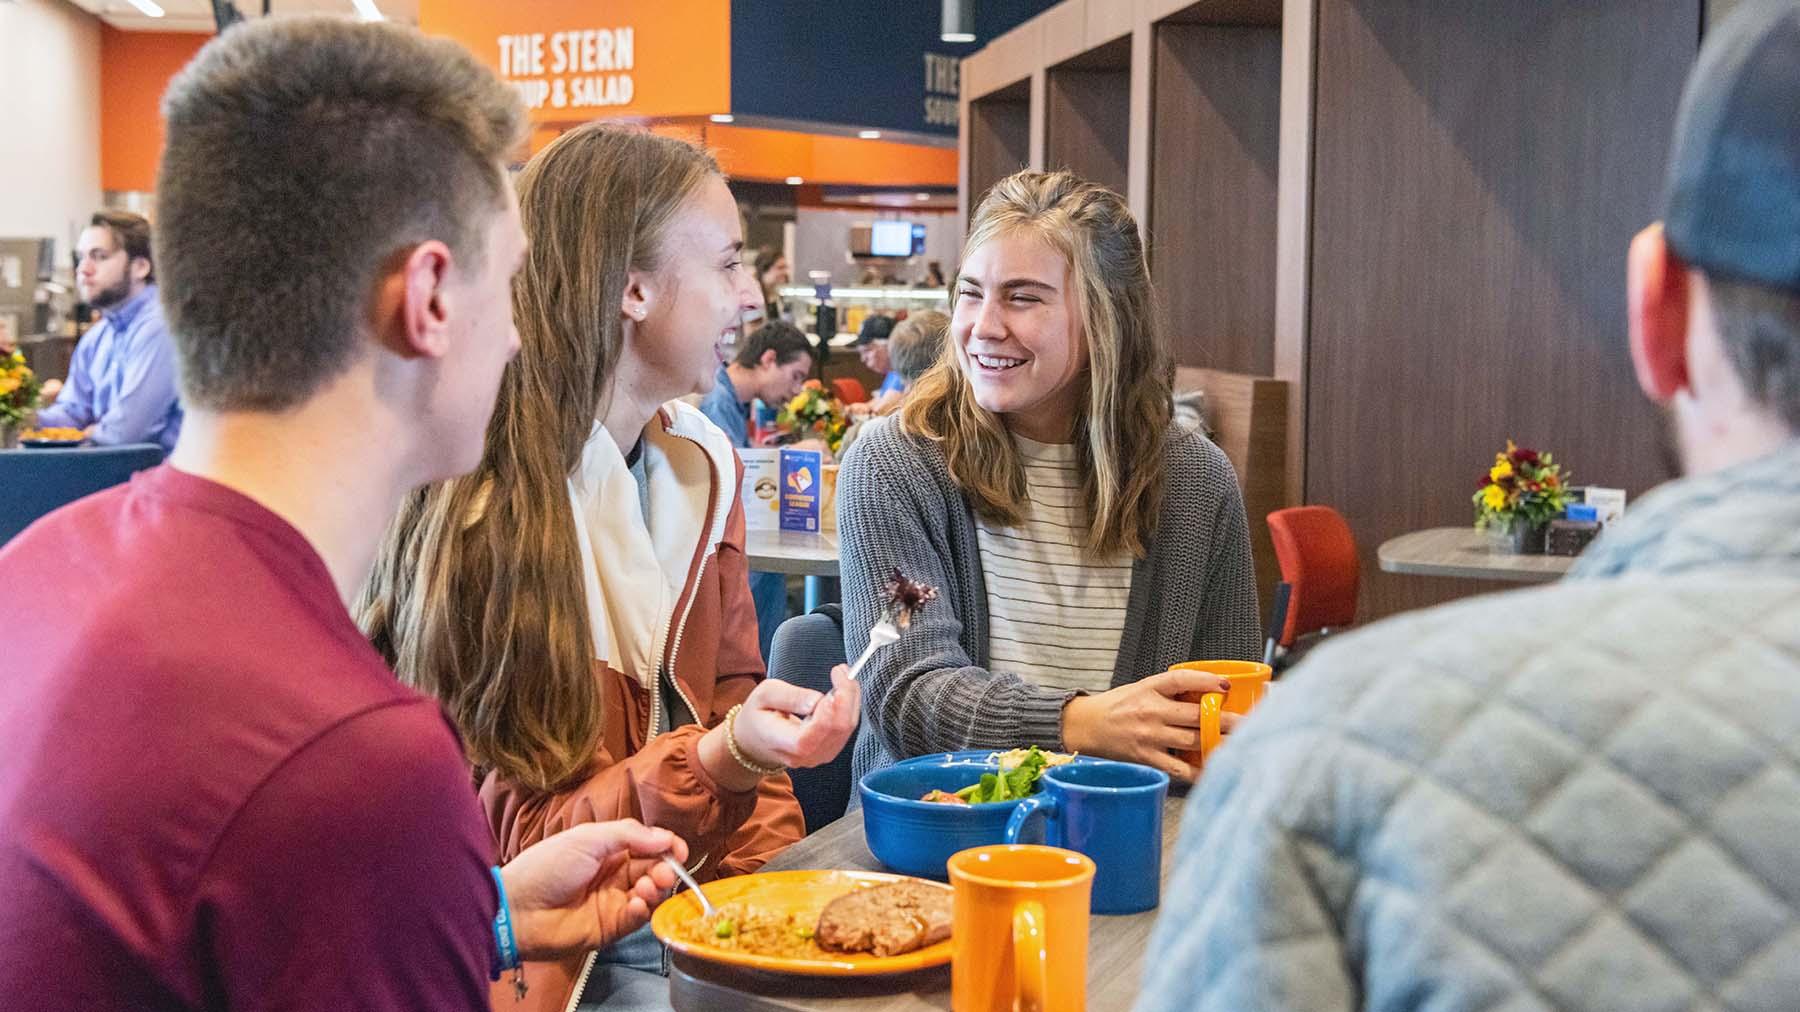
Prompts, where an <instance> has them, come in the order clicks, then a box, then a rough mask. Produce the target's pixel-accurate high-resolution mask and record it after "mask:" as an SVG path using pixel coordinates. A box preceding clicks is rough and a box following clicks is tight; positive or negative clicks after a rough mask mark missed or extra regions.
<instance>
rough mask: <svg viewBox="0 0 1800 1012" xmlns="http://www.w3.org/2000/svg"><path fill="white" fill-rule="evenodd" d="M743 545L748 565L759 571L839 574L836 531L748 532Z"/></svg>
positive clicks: (796, 574) (793, 573)
mask: <svg viewBox="0 0 1800 1012" xmlns="http://www.w3.org/2000/svg"><path fill="white" fill-rule="evenodd" d="M744 547H745V554H746V555H747V556H748V557H749V559H750V568H751V569H752V570H754V571H756V572H759V573H790V574H792V575H795V576H836V575H838V537H837V532H836V531H824V532H821V533H819V534H808V533H806V532H805V531H766V530H765V531H749V532H747V533H746V535H745V545H744Z"/></svg>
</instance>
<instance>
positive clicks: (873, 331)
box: [850, 316, 894, 348]
mask: <svg viewBox="0 0 1800 1012" xmlns="http://www.w3.org/2000/svg"><path fill="white" fill-rule="evenodd" d="M893 332H894V318H893V317H891V316H871V317H869V318H868V319H866V320H864V321H863V322H862V329H861V330H859V331H857V332H856V340H854V341H851V342H850V347H852V348H860V347H862V346H863V345H865V344H868V343H870V342H871V341H885V340H887V339H888V336H889V335H891V334H892V333H893Z"/></svg>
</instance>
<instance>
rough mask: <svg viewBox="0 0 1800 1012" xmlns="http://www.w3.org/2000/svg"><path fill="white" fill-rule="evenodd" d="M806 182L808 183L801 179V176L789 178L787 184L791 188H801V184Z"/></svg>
mask: <svg viewBox="0 0 1800 1012" xmlns="http://www.w3.org/2000/svg"><path fill="white" fill-rule="evenodd" d="M804 182H806V180H804V179H801V178H800V177H799V176H789V177H787V184H788V185H789V186H799V185H800V184H801V183H804Z"/></svg>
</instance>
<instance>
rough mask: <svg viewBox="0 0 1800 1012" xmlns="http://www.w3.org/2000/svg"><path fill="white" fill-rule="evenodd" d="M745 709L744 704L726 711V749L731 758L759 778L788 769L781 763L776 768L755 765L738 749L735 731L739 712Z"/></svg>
mask: <svg viewBox="0 0 1800 1012" xmlns="http://www.w3.org/2000/svg"><path fill="white" fill-rule="evenodd" d="M743 708H744V704H742V703H739V704H737V705H736V706H733V707H732V708H731V709H729V710H727V711H725V749H726V751H728V752H730V753H731V758H733V759H736V760H737V764H738V765H739V766H742V767H743V768H745V769H747V770H749V771H750V772H752V773H754V774H756V775H757V776H759V777H766V776H769V775H770V774H772V773H780V772H781V771H782V770H785V769H787V767H786V766H782V765H781V764H779V763H777V764H776V765H774V766H763V765H760V764H758V763H753V762H751V761H750V760H749V759H747V758H745V756H744V752H743V750H742V749H740V748H738V740H737V731H736V730H735V727H736V724H737V715H738V711H739V710H742V709H743Z"/></svg>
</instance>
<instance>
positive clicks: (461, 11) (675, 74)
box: [419, 0, 731, 124]
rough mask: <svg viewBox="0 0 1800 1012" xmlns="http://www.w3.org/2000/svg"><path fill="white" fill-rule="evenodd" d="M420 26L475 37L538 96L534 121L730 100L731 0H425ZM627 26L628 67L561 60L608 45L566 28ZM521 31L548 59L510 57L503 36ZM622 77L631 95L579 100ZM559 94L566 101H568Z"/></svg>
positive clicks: (723, 107) (475, 43) (689, 109)
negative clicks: (530, 63) (525, 64)
mask: <svg viewBox="0 0 1800 1012" xmlns="http://www.w3.org/2000/svg"><path fill="white" fill-rule="evenodd" d="M419 27H420V28H421V29H423V30H424V31H426V32H427V33H429V34H432V35H444V36H448V37H450V38H452V39H455V40H456V41H458V42H460V43H462V44H463V45H464V46H467V47H468V48H469V51H470V52H472V53H474V54H475V55H476V56H477V57H478V58H480V60H481V61H482V62H483V63H486V64H487V65H488V66H489V67H492V68H493V69H495V70H496V71H498V72H499V73H500V76H501V77H504V78H506V79H507V80H508V81H510V82H512V83H514V84H515V85H517V86H518V87H519V88H520V91H521V93H522V94H524V95H525V96H526V98H527V100H528V102H532V100H533V99H534V98H535V99H537V100H538V101H535V102H532V108H531V118H532V120H533V121H534V122H538V123H567V124H575V123H583V122H586V121H588V120H591V119H600V118H602V117H606V118H612V117H619V116H629V117H652V116H656V117H660V116H705V115H708V114H710V113H715V112H725V111H727V110H729V109H730V108H731V3H730V0H609V2H607V3H575V2H571V0H420V2H419ZM622 28H629V29H630V30H631V36H630V37H631V51H632V61H631V66H630V68H629V69H627V68H623V67H619V68H615V69H610V70H608V69H579V68H576V67H572V66H564V67H563V69H561V70H558V69H557V67H556V60H557V58H558V56H559V54H560V55H561V57H562V58H563V59H565V60H568V59H572V58H574V57H576V55H577V54H579V53H586V54H587V55H588V56H589V57H590V58H591V57H594V56H595V55H597V54H598V52H599V50H598V49H597V48H596V47H594V46H593V45H591V44H590V45H589V46H587V47H585V48H583V47H581V46H580V45H579V43H580V41H581V37H580V36H575V37H573V38H571V37H569V36H563V39H562V41H563V42H564V43H565V44H564V45H562V46H560V47H559V46H558V45H557V42H558V38H557V35H558V33H566V32H586V31H591V30H607V29H622ZM519 36H527V37H530V36H538V40H537V41H538V46H539V48H538V52H539V53H540V54H541V60H542V65H541V67H540V68H538V69H536V70H521V69H520V67H519V66H517V65H515V64H514V63H513V62H512V61H510V60H509V61H506V62H505V63H503V62H502V59H501V39H502V38H503V37H504V38H506V39H508V40H509V41H508V45H509V46H510V45H511V44H512V42H511V40H513V39H515V38H517V37H519ZM589 41H590V42H591V41H592V40H591V39H589ZM606 41H607V42H608V43H610V42H611V41H612V40H611V39H610V38H609V39H607V40H606ZM567 43H574V44H573V45H570V44H567ZM622 76H628V77H629V78H630V85H631V94H630V101H628V102H624V103H619V104H608V105H587V106H583V105H581V104H579V100H578V96H579V95H580V94H581V92H580V91H579V90H578V89H586V88H588V87H589V86H591V84H592V83H594V82H595V81H600V82H605V81H606V80H607V79H609V78H615V77H622ZM558 95H561V96H562V97H563V99H564V100H565V101H564V102H563V103H562V104H560V105H559V104H558V102H557V97H556V96H558Z"/></svg>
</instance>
